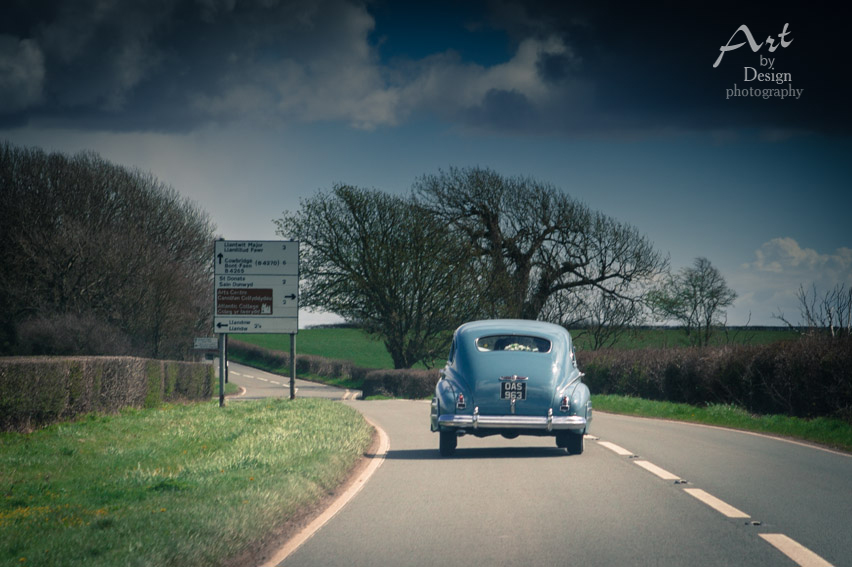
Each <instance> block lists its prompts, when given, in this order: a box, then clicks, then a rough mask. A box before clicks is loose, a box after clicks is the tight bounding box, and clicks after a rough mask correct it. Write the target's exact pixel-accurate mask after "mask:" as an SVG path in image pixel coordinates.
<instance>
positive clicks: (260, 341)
mask: <svg viewBox="0 0 852 567" xmlns="http://www.w3.org/2000/svg"><path fill="white" fill-rule="evenodd" d="M571 334H572V336H574V337H575V342H576V347H577V350H583V349H586V348H589V347H588V345H589V337H587V336H585V335H584V333H583V332H582V331H572V332H571ZM233 337H234V338H236V339H237V340H240V341H243V342H246V343H250V344H253V345H257V346H260V347H263V348H267V349H270V350H280V351H284V352H290V336H289V335H260V334H256V335H252V334H246V335H234V336H233ZM795 338H796V334H795V333H794V332H792V331H788V330H776V329H769V330H765V329H762V330H749V329H746V330H737V331H731V332H730V333H728V335H727V336H726V335H725V334H724V333H721V332H718V333H717V334H716V336H715V341H714V342H715V343H716V344H724V343H725V341H726V340H729V341H730V342H731V343H734V344H743V343H748V344H766V343H772V342H775V341H779V340H790V339H795ZM686 344H687V340H686V335H685V334H684V333H683V331H680V330H677V329H640V330H637V331H634V332H631V333H625V334H624V335H622V336H621V337H620V339H619V341H618V343H617V344H616V345H615V347H614V348H623V349H635V348H664V347H676V346H684V345H686ZM448 348H449V345H448ZM296 354H313V355H316V356H324V357H326V358H336V359H340V360H348V361H350V362H352V363H353V364H355V365H356V366H362V367H364V368H393V360H392V359H391V356H390V354H388V351H387V349H386V348H385V345H384V343H382V341H381V340H378V339H376V338H375V337H373V336H371V335H369V334H367V333H365V332H364V331H363V330H361V329H355V328H349V327H328V328H318V329H302V330H300V331H299V333H298V334H297V335H296ZM443 362H444V361H443V359H439V360H436V361H434V362H433V364H432V366H433V367H435V366H443Z"/></svg>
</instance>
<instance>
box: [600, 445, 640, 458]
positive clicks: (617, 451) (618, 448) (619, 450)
mask: <svg viewBox="0 0 852 567" xmlns="http://www.w3.org/2000/svg"><path fill="white" fill-rule="evenodd" d="M598 445H603V446H604V447H606V448H607V449H609V450H610V451H612V452H614V453H615V454H617V455H622V456H624V457H628V456H632V455H633V451H628V450H627V449H625V448H624V447H621V446H619V445H616V444H615V443H610V442H609V441H598Z"/></svg>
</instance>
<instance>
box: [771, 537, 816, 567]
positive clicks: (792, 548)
mask: <svg viewBox="0 0 852 567" xmlns="http://www.w3.org/2000/svg"><path fill="white" fill-rule="evenodd" d="M758 535H759V536H760V537H762V538H763V539H765V540H766V541H768V542H769V543H770V544H772V545H773V546H775V548H776V549H777V550H778V551H780V552H781V553H783V554H784V555H786V556H787V557H789V558H790V559H792V560H793V561H795V562H796V564H797V565H800V566H801V567H831V563H829V562H828V561H826V560H825V559H823V558H822V557H820V556H819V555H817V554H816V553H814V552H813V551H811V550H810V549H808V548H807V547H805V546H804V545H802V544H801V543H799V542H797V541H796V540H794V539H790V538H789V537H787V536H785V535H784V534H758Z"/></svg>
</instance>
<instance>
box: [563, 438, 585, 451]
mask: <svg viewBox="0 0 852 567" xmlns="http://www.w3.org/2000/svg"><path fill="white" fill-rule="evenodd" d="M585 440H586V436H585V435H583V434H582V433H570V434H569V435H568V443H567V444H566V446H565V448H566V449H568V453H569V454H570V455H582V454H583V449H584V448H585V445H586V441H585Z"/></svg>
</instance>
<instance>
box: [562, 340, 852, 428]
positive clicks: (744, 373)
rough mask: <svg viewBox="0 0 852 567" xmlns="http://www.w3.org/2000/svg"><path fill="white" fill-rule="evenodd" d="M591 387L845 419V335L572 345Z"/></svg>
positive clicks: (850, 393) (851, 349)
mask: <svg viewBox="0 0 852 567" xmlns="http://www.w3.org/2000/svg"><path fill="white" fill-rule="evenodd" d="M577 355H578V363H579V364H580V367H581V368H582V370H583V371H584V372H585V373H586V377H585V379H584V380H585V382H586V383H587V384H588V385H589V388H590V389H591V390H592V393H595V394H620V395H627V396H636V397H641V398H646V399H651V400H664V401H671V402H682V403H687V404H692V405H705V404H714V403H720V404H734V405H737V406H739V407H742V408H744V409H746V410H748V411H751V412H753V413H758V414H784V415H789V416H794V417H802V418H813V417H837V418H840V419H845V420H847V421H850V422H852V338H849V337H845V338H831V337H824V336H819V335H815V336H806V337H803V338H801V339H799V340H797V341H781V342H776V343H771V344H767V345H728V346H722V347H693V348H676V349H641V350H614V349H604V350H599V351H582V352H578V353H577Z"/></svg>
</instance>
